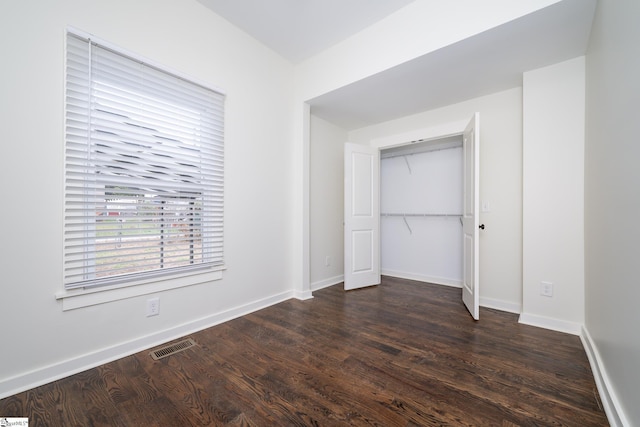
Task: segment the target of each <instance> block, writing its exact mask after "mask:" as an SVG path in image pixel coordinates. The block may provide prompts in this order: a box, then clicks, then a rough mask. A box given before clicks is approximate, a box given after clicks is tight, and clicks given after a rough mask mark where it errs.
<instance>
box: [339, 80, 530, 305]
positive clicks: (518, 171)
mask: <svg viewBox="0 0 640 427" xmlns="http://www.w3.org/2000/svg"><path fill="white" fill-rule="evenodd" d="M475 112H479V113H480V201H481V203H482V202H483V201H484V202H489V207H490V212H486V213H481V214H480V221H481V223H484V224H485V225H486V229H485V230H484V232H481V233H480V304H481V305H483V306H486V307H494V308H498V309H502V310H506V311H511V312H517V313H519V312H520V308H521V301H522V264H521V262H522V228H521V227H522V222H521V219H522V197H521V185H522V181H521V177H522V93H521V89H520V88H515V89H511V90H507V91H503V92H498V93H495V94H492V95H488V96H484V97H480V98H475V99H471V100H469V101H465V102H462V103H459V104H455V105H450V106H447V107H443V108H439V109H436V110H432V111H427V112H424V113H420V114H415V115H412V116H408V117H404V118H401V119H398V120H393V121H389V122H386V123H380V124H377V125H374V126H369V127H366V128H362V129H358V130H355V131H352V132H350V133H349V140H350V141H352V142H355V143H361V144H369V143H372V144H374V145H380V144H385V141H392V140H396V139H397V136H398V135H405V136H406V141H411V140H412V139H419V138H421V137H422V136H425V135H426V136H442V135H445V134H447V133H448V132H450V131H451V129H458V130H460V129H464V125H465V124H466V123H467V122H468V121H469V120H470V119H471V117H472V115H473V113H475Z"/></svg>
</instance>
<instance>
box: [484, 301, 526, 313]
mask: <svg viewBox="0 0 640 427" xmlns="http://www.w3.org/2000/svg"><path fill="white" fill-rule="evenodd" d="M480 306H481V307H486V308H493V309H496V310H500V311H506V312H508V313H515V314H520V312H521V311H522V305H521V304H517V303H513V302H509V301H503V300H499V299H494V298H484V297H480Z"/></svg>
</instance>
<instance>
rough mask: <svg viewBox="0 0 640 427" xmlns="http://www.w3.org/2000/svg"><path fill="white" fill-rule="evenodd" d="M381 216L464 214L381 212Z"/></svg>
mask: <svg viewBox="0 0 640 427" xmlns="http://www.w3.org/2000/svg"><path fill="white" fill-rule="evenodd" d="M380 216H402V217H406V216H452V217H462V214H448V213H443V214H439V213H381V214H380Z"/></svg>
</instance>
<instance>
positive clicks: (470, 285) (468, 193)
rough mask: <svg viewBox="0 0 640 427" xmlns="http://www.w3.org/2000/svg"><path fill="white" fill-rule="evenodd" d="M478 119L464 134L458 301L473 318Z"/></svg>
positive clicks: (476, 287)
mask: <svg viewBox="0 0 640 427" xmlns="http://www.w3.org/2000/svg"><path fill="white" fill-rule="evenodd" d="M479 132H480V116H479V114H478V113H475V114H474V116H473V118H472V119H471V121H470V122H469V124H468V125H467V128H466V129H465V131H464V135H463V141H462V147H463V148H462V150H463V152H464V154H463V155H464V203H463V208H464V210H463V218H462V221H463V234H464V243H463V273H462V278H463V283H462V301H463V302H464V305H465V306H466V307H467V309H468V310H469V313H471V316H473V318H474V319H476V320H478V319H479V318H480V280H479V277H480V274H479V265H480V263H479V255H480V254H479V239H478V234H479V218H478V214H479V209H478V207H479V198H480V170H479V169H480V156H479V154H480V137H479Z"/></svg>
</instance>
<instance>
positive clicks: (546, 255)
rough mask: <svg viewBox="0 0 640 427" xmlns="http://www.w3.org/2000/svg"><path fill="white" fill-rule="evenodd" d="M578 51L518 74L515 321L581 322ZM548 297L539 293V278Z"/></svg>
mask: <svg viewBox="0 0 640 427" xmlns="http://www.w3.org/2000/svg"><path fill="white" fill-rule="evenodd" d="M584 93H585V77H584V57H579V58H575V59H571V60H569V61H565V62H562V63H560V64H555V65H552V66H549V67H545V68H541V69H538V70H534V71H529V72H527V73H524V76H523V117H524V122H523V154H522V157H523V178H522V191H523V203H522V211H523V212H522V215H523V219H522V243H523V249H522V259H523V261H522V284H523V293H522V296H523V301H522V308H523V309H522V315H521V317H520V321H521V322H523V323H528V324H533V325H538V326H543V327H550V328H552V329H558V330H564V331H567V332H570V333H574V334H579V333H580V328H581V326H582V323H583V321H584V123H585V122H584V108H585V107H584V102H585V100H584V99H585V95H584ZM543 281H544V282H551V283H552V284H553V296H552V297H547V296H542V295H540V283H541V282H543Z"/></svg>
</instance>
